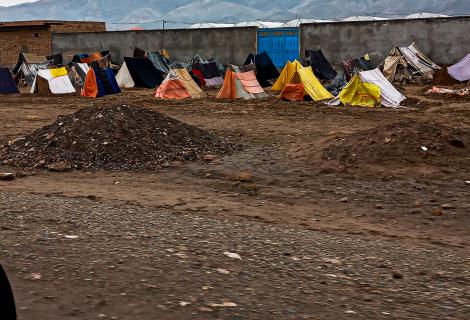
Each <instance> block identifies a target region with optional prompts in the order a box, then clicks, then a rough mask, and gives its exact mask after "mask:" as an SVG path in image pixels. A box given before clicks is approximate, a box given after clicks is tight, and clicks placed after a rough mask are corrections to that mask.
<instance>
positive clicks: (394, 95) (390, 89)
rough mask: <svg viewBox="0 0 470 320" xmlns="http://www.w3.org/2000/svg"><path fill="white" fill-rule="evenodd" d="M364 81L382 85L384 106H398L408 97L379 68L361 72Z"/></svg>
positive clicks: (381, 91) (381, 92)
mask: <svg viewBox="0 0 470 320" xmlns="http://www.w3.org/2000/svg"><path fill="white" fill-rule="evenodd" d="M359 76H360V77H361V81H362V82H367V83H373V84H375V85H376V86H379V87H380V95H381V97H382V105H383V106H384V107H390V108H397V107H399V106H400V103H401V102H402V101H403V100H405V99H406V97H405V96H404V95H402V94H401V93H400V91H398V90H397V89H396V88H395V87H394V86H393V84H391V83H390V81H388V80H387V79H386V78H385V77H384V75H383V74H382V72H380V70H379V69H374V70H370V71H362V72H359Z"/></svg>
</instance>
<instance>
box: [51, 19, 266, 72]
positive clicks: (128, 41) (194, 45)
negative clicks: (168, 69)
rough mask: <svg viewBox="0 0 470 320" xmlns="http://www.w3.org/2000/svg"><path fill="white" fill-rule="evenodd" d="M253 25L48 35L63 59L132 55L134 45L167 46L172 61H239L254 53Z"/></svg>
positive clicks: (118, 57) (146, 48)
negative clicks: (105, 52)
mask: <svg viewBox="0 0 470 320" xmlns="http://www.w3.org/2000/svg"><path fill="white" fill-rule="evenodd" d="M256 39H257V28H255V27H251V28H217V29H180V30H152V31H150V30H149V31H112V32H90V33H62V34H53V35H52V47H53V51H54V52H63V53H64V58H65V59H66V60H69V59H71V57H72V56H73V55H75V54H76V53H87V52H95V51H100V50H101V46H102V48H104V49H109V50H111V53H112V55H113V61H116V62H118V63H120V62H122V58H124V57H129V56H130V57H132V54H133V51H134V47H135V46H136V47H139V48H141V49H144V50H160V49H164V48H165V49H167V50H168V51H169V52H170V55H171V57H172V59H173V60H177V61H182V62H189V60H190V59H191V58H192V56H193V55H194V54H196V53H197V54H198V55H199V56H201V57H203V58H210V57H212V56H217V57H218V58H219V60H220V62H221V63H223V64H227V63H232V64H242V63H243V62H244V61H245V58H246V56H247V55H248V53H250V52H256Z"/></svg>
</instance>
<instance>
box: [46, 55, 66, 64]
mask: <svg viewBox="0 0 470 320" xmlns="http://www.w3.org/2000/svg"><path fill="white" fill-rule="evenodd" d="M47 60H49V61H50V62H51V64H52V65H54V66H62V64H63V63H64V59H63V57H62V52H58V53H56V54H53V55H51V56H47Z"/></svg>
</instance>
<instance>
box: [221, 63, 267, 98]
mask: <svg viewBox="0 0 470 320" xmlns="http://www.w3.org/2000/svg"><path fill="white" fill-rule="evenodd" d="M267 96H268V95H267V94H266V93H265V92H264V90H263V88H262V87H261V85H260V84H259V82H258V79H256V74H255V72H254V71H253V70H251V71H248V72H241V71H240V69H239V68H238V67H236V66H232V69H231V70H230V69H229V70H227V71H226V73H225V79H224V84H223V86H222V88H220V91H219V93H218V94H217V98H218V99H245V100H248V99H261V98H265V97H267Z"/></svg>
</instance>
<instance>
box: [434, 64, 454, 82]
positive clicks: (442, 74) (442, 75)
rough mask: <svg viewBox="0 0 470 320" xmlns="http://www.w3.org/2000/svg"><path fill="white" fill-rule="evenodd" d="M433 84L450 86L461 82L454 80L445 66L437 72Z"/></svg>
mask: <svg viewBox="0 0 470 320" xmlns="http://www.w3.org/2000/svg"><path fill="white" fill-rule="evenodd" d="M432 84H433V85H435V86H450V85H454V84H460V82H459V81H457V80H455V79H454V78H452V77H451V76H450V75H449V73H448V72H447V66H444V67H442V68H441V69H438V70H436V72H435V73H434V77H433V80H432Z"/></svg>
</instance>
